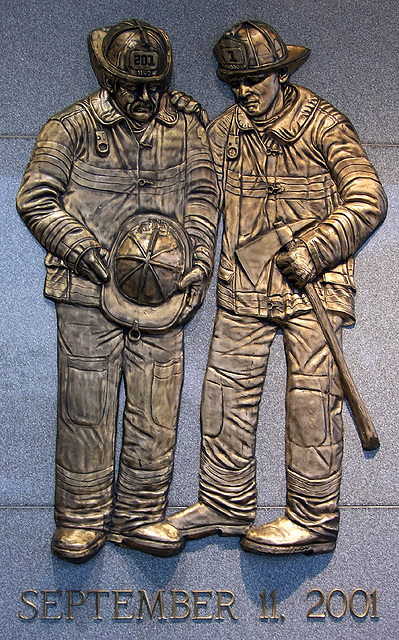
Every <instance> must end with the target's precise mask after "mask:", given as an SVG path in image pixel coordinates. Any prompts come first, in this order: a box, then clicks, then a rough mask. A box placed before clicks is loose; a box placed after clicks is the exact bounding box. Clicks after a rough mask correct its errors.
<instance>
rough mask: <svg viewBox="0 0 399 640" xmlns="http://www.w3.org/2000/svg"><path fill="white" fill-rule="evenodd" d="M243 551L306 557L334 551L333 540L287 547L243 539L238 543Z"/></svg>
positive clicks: (334, 543)
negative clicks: (302, 554) (300, 554)
mask: <svg viewBox="0 0 399 640" xmlns="http://www.w3.org/2000/svg"><path fill="white" fill-rule="evenodd" d="M240 544H241V547H242V548H243V549H244V551H249V552H250V553H259V554H265V553H268V554H272V555H280V556H281V555H292V554H293V553H304V554H305V555H306V556H310V555H313V554H315V553H331V552H332V551H334V549H335V545H336V542H335V540H328V541H326V542H309V543H308V544H301V545H297V544H293V545H287V546H279V545H275V546H273V545H269V544H262V543H261V542H254V541H253V540H248V539H247V538H243V539H242V540H241V542H240Z"/></svg>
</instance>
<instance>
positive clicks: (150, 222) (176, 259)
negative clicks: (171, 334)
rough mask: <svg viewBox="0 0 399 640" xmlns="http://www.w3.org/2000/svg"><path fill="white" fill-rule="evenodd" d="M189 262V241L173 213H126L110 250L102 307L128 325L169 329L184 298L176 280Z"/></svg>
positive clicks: (181, 275) (178, 279)
mask: <svg viewBox="0 0 399 640" xmlns="http://www.w3.org/2000/svg"><path fill="white" fill-rule="evenodd" d="M190 265H191V251H190V241H189V239H188V236H187V234H186V232H185V231H184V229H183V227H182V226H181V225H180V224H179V223H178V222H177V221H176V220H175V219H173V218H170V217H168V216H165V215H164V214H162V213H152V212H149V213H137V214H135V215H133V216H131V217H130V218H129V219H128V220H127V221H126V222H125V223H124V225H123V226H122V228H121V230H120V232H119V234H118V237H117V238H116V240H115V242H114V244H113V246H112V249H111V252H110V258H109V267H110V279H109V281H108V282H106V283H105V284H104V285H103V288H102V308H103V311H104V313H105V314H106V315H107V316H108V317H110V318H111V319H112V320H113V321H114V322H118V323H120V324H122V325H125V326H128V327H132V326H136V327H138V329H144V330H147V331H151V332H157V331H164V330H166V329H169V328H170V327H171V326H173V324H175V322H176V320H177V319H178V316H179V314H180V312H181V311H182V310H183V307H184V304H185V302H186V297H187V294H186V293H185V292H183V291H180V290H179V288H178V284H179V281H180V280H181V278H182V277H183V275H184V273H185V272H186V271H187V270H188V269H189V268H190Z"/></svg>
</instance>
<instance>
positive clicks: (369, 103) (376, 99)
mask: <svg viewBox="0 0 399 640" xmlns="http://www.w3.org/2000/svg"><path fill="white" fill-rule="evenodd" d="M397 8H398V7H397V2H396V0H385V1H384V2H381V3H378V5H377V4H376V3H375V2H374V0H346V1H345V2H340V1H339V0H308V1H307V2H306V3H301V4H300V5H298V4H297V3H293V2H292V0H278V1H277V0H271V1H270V2H268V3H266V4H264V5H263V8H262V5H261V4H260V3H259V1H258V0H218V1H216V0H208V1H202V0H180V1H177V0H169V1H167V2H158V0H147V1H146V2H145V3H137V2H133V3H132V2H129V1H128V0H116V1H115V2H112V3H110V2H107V1H105V0H85V1H84V2H73V1H71V0H69V1H66V2H58V3H57V2H53V1H52V0H33V1H32V2H30V3H29V4H28V3H25V2H18V1H17V0H10V1H9V2H7V3H4V7H2V40H1V44H0V51H1V56H0V60H1V67H2V69H1V78H2V93H3V100H4V102H3V104H5V105H7V108H6V109H3V110H2V113H1V115H0V133H4V132H5V133H10V132H13V133H26V132H29V133H37V131H38V130H39V128H40V126H41V125H42V124H43V123H44V122H45V120H46V119H47V118H48V117H49V116H50V115H52V114H53V113H55V112H56V111H58V110H60V109H62V108H64V107H65V106H67V105H68V104H71V103H72V102H74V101H75V100H77V99H79V98H82V97H83V96H85V95H87V94H88V93H90V92H91V91H92V90H93V89H94V88H95V87H96V81H95V78H94V75H93V72H92V70H91V67H90V64H89V60H88V57H87V53H86V37H87V34H88V33H89V31H90V30H91V29H93V28H95V27H100V26H107V25H111V24H115V22H118V21H120V20H123V19H125V18H131V17H140V18H141V19H143V20H147V21H149V22H151V23H153V24H154V25H157V26H161V27H163V28H164V29H165V31H166V32H167V33H168V34H169V36H170V38H171V41H172V45H173V49H174V58H175V64H174V70H175V71H174V86H175V87H177V88H180V89H183V90H185V91H186V92H188V93H192V95H194V96H195V97H196V98H197V99H199V100H201V101H202V102H203V103H204V104H206V106H207V108H208V109H209V113H210V115H211V116H212V117H214V116H215V115H217V114H218V113H219V112H220V111H222V110H223V109H224V108H226V106H227V105H228V104H229V101H230V95H229V90H228V89H227V88H226V87H225V86H224V85H223V84H222V83H221V82H216V80H215V63H214V60H213V56H212V48H213V46H214V44H215V43H216V41H217V39H218V38H219V36H220V35H221V33H222V32H223V31H224V30H225V29H226V28H228V27H230V26H231V25H233V24H234V23H236V22H238V21H239V20H242V19H245V18H252V19H256V18H258V19H261V20H264V21H265V22H268V23H270V24H272V25H273V26H274V27H276V29H277V30H278V31H279V32H281V35H282V36H283V37H284V38H285V40H286V42H288V43H291V44H303V45H306V46H309V47H310V48H311V49H312V55H311V58H310V59H309V61H308V63H307V64H306V70H305V69H301V70H300V71H299V72H298V74H297V79H298V83H301V82H303V83H304V84H306V85H307V86H309V87H310V88H312V89H313V90H314V91H316V92H317V93H320V94H321V95H322V96H323V97H324V98H326V99H328V100H330V101H331V102H332V103H333V104H335V106H336V107H338V108H339V109H341V110H342V111H343V112H344V113H346V114H347V115H348V116H349V117H350V118H351V119H353V120H354V121H355V122H356V124H357V126H358V129H359V132H360V134H361V136H362V138H363V140H364V141H365V142H390V141H391V140H392V139H397V131H398V128H399V114H398V110H397V108H396V97H397V95H398V91H399V76H398V74H397V66H396V61H397V59H398V55H399V51H398V49H399V38H398V20H397ZM16 94H17V99H15V96H16Z"/></svg>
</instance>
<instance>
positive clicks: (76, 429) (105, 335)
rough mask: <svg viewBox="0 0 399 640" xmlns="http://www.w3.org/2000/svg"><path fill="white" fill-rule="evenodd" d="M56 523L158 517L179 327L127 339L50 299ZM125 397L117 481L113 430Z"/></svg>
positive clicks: (96, 524)
mask: <svg viewBox="0 0 399 640" xmlns="http://www.w3.org/2000/svg"><path fill="white" fill-rule="evenodd" d="M57 321H58V434H57V452H56V496H55V520H56V524H57V526H67V527H83V528H91V529H107V528H111V529H112V530H113V531H117V532H121V533H122V532H123V533H128V532H129V531H130V530H131V529H134V528H135V527H137V526H140V525H142V524H149V523H153V522H157V521H159V520H161V519H162V518H163V516H164V513H165V509H166V504H167V494H168V489H169V484H170V480H171V476H172V468H173V455H174V449H175V441H176V424H177V415H178V409H179V402H180V392H181V386H182V380H183V341H182V338H183V331H182V329H181V328H180V327H179V328H176V329H172V330H171V331H169V332H168V333H166V334H158V335H150V334H142V336H141V337H140V339H138V340H132V339H130V337H129V334H128V332H127V331H125V330H123V328H122V327H120V326H119V325H116V324H114V323H112V322H109V321H108V320H107V319H106V318H105V317H104V316H103V314H102V313H101V311H100V310H99V309H95V308H85V307H78V306H75V305H74V306H72V305H67V304H57ZM122 380H123V381H124V385H125V391H126V403H125V408H124V414H123V441H122V451H121V455H120V462H119V477H118V479H117V483H116V491H115V490H114V486H115V433H116V421H117V413H118V397H119V388H120V384H121V382H122Z"/></svg>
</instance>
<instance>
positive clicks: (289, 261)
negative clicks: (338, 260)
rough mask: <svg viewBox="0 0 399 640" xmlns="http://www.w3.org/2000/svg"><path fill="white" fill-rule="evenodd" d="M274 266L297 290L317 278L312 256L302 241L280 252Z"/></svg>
mask: <svg viewBox="0 0 399 640" xmlns="http://www.w3.org/2000/svg"><path fill="white" fill-rule="evenodd" d="M276 264H277V266H278V268H279V269H280V271H281V272H282V274H283V275H284V276H285V277H286V278H287V279H288V280H290V281H291V282H292V283H293V284H294V285H295V286H297V287H299V288H302V287H304V286H305V284H308V282H311V281H312V280H314V279H315V277H316V276H317V271H316V266H315V264H314V262H313V260H312V256H311V255H310V253H309V250H308V248H307V246H306V244H305V243H304V242H303V241H302V240H296V241H295V244H294V246H293V247H292V248H290V249H288V250H285V251H284V250H283V251H280V253H279V254H278V255H277V258H276Z"/></svg>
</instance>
